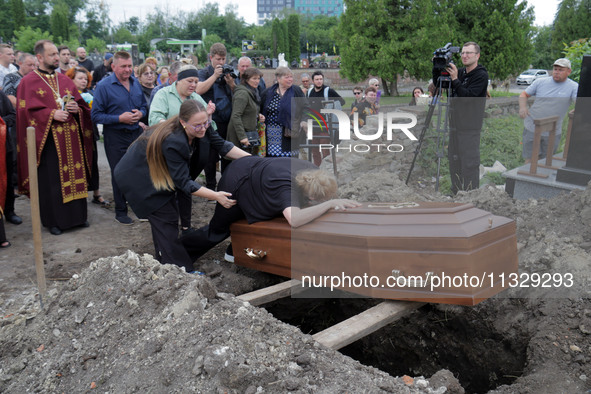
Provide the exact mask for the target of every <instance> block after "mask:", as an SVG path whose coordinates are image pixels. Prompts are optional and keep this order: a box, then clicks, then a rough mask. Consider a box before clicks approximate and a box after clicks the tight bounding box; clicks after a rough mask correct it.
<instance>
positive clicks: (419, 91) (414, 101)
mask: <svg viewBox="0 0 591 394" xmlns="http://www.w3.org/2000/svg"><path fill="white" fill-rule="evenodd" d="M423 93H425V92H424V91H423V88H422V87H420V86H417V87H416V88H414V89H413V90H412V97H411V99H410V103H409V104H408V105H417V98H419V97H421V95H422V94H423Z"/></svg>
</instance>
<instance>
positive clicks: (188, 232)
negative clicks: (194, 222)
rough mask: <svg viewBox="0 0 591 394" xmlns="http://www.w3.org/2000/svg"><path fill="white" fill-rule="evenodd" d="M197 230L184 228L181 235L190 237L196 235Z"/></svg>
mask: <svg viewBox="0 0 591 394" xmlns="http://www.w3.org/2000/svg"><path fill="white" fill-rule="evenodd" d="M196 232H197V229H196V228H194V227H187V228H183V229H181V235H183V236H184V235H189V234H193V233H196Z"/></svg>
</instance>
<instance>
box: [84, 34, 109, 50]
mask: <svg viewBox="0 0 591 394" xmlns="http://www.w3.org/2000/svg"><path fill="white" fill-rule="evenodd" d="M106 49H107V43H106V42H105V41H104V40H102V39H100V38H97V37H95V36H92V37H91V38H89V39H88V40H86V50H87V51H88V52H94V51H95V50H96V51H99V52H100V53H103V52H104V51H105V50H106Z"/></svg>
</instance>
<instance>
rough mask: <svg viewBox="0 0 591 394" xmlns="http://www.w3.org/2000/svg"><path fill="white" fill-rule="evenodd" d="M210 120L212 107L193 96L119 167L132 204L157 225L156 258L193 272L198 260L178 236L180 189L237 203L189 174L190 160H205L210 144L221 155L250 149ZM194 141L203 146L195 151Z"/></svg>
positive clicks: (137, 143)
mask: <svg viewBox="0 0 591 394" xmlns="http://www.w3.org/2000/svg"><path fill="white" fill-rule="evenodd" d="M210 123H211V118H210V115H209V114H208V113H207V111H206V107H205V106H203V104H201V103H199V102H197V101H195V100H187V101H185V102H184V103H183V104H182V105H181V107H180V110H179V114H178V115H176V116H173V117H172V118H170V119H168V120H166V121H165V122H163V123H160V124H158V126H157V127H155V128H150V129H148V130H147V131H146V132H144V134H142V135H141V136H140V137H139V138H138V139H137V140H136V141H135V142H134V143H133V144H132V145H131V146H130V147H129V150H128V151H127V152H126V153H125V155H124V156H123V158H122V159H121V161H120V162H119V164H118V165H117V167H116V168H115V179H116V181H117V184H118V185H119V187H120V188H121V191H122V192H123V194H124V195H125V197H126V199H127V201H128V202H129V204H130V205H131V207H132V209H133V210H134V212H135V213H136V214H137V215H138V217H142V218H147V219H148V221H149V222H150V225H151V226H152V238H153V240H154V248H155V252H156V253H155V258H156V259H158V260H159V261H160V262H161V263H162V264H176V265H179V266H181V267H185V270H186V271H187V272H191V271H193V260H191V259H190V258H189V254H188V253H187V251H186V250H185V249H184V248H183V245H182V243H181V242H180V241H179V239H178V233H179V230H178V218H179V213H178V207H177V203H176V198H175V194H176V193H184V194H187V195H193V196H198V197H203V198H207V199H210V200H215V201H217V202H218V203H219V204H220V206H222V207H224V208H226V209H227V208H230V207H232V206H233V205H235V204H236V200H235V199H232V198H231V197H232V195H231V194H230V193H227V192H225V191H217V192H216V191H213V190H210V189H208V188H206V187H203V186H201V185H199V184H198V183H196V182H195V181H194V180H193V179H192V178H191V177H190V175H189V161H190V160H191V159H192V156H195V155H197V156H198V157H197V160H199V161H203V162H205V161H206V160H207V156H206V155H208V154H209V147H210V145H211V147H213V148H214V149H216V150H217V151H218V152H219V154H220V155H221V156H228V157H229V158H232V159H237V158H240V157H242V156H244V155H246V153H245V152H244V151H242V150H240V149H238V148H236V147H235V146H234V145H232V144H231V143H230V142H227V141H224V140H223V139H222V138H221V137H220V136H219V135H218V134H217V133H216V132H215V131H213V130H212V129H211V128H209V125H210ZM194 141H196V142H198V143H199V146H198V148H197V149H196V150H194V151H193V149H192V147H191V145H192V144H193V142H194ZM193 159H195V158H194V157H193Z"/></svg>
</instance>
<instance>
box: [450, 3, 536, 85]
mask: <svg viewBox="0 0 591 394" xmlns="http://www.w3.org/2000/svg"><path fill="white" fill-rule="evenodd" d="M452 7H453V8H452V9H453V12H454V15H456V19H457V25H456V26H457V28H458V29H459V31H458V33H459V35H460V39H461V41H459V42H460V43H464V42H466V41H475V42H477V43H478V44H479V45H480V48H481V50H482V52H481V55H480V61H479V63H480V64H483V65H484V66H485V67H486V69H487V70H488V73H489V76H490V77H491V78H493V79H505V78H507V76H509V75H511V74H516V73H518V72H520V71H522V70H523V69H524V68H526V67H527V66H528V65H529V62H530V58H531V54H532V49H533V46H532V38H533V31H534V30H533V27H532V25H533V20H534V14H533V9H532V8H528V7H527V3H526V2H518V0H490V1H488V2H486V3H483V2H481V1H480V0H462V1H460V2H457V3H454V5H453V6H452Z"/></svg>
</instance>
